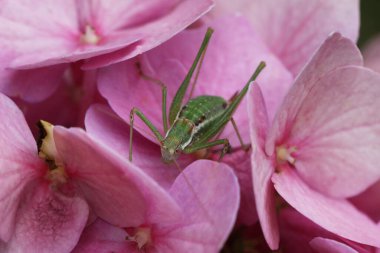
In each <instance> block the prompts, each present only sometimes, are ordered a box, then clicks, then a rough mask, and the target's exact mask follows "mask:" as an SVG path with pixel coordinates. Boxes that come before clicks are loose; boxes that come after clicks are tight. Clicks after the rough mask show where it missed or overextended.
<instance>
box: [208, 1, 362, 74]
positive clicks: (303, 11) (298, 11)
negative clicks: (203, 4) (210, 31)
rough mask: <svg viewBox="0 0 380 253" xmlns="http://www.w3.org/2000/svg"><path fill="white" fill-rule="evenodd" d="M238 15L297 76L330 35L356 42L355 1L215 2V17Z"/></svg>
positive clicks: (357, 21) (357, 26) (357, 29)
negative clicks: (232, 13)
mask: <svg viewBox="0 0 380 253" xmlns="http://www.w3.org/2000/svg"><path fill="white" fill-rule="evenodd" d="M232 11H239V12H241V13H242V14H243V15H244V16H246V17H248V18H250V20H251V22H252V24H253V25H254V27H255V31H257V32H258V33H259V34H260V36H261V37H262V38H263V39H264V41H265V43H266V44H267V45H268V46H269V48H270V49H271V50H272V52H274V53H275V54H276V55H277V56H278V57H279V58H280V59H281V60H282V61H283V62H284V63H285V65H286V66H287V67H288V69H290V70H291V71H292V73H293V74H294V75H297V74H298V73H299V71H300V70H301V68H302V67H303V66H304V65H305V64H306V62H307V61H308V60H309V58H310V57H311V55H312V54H313V52H314V51H315V50H316V49H317V48H318V47H319V45H320V44H321V43H322V42H323V41H324V40H325V38H326V36H328V35H329V34H330V33H332V32H336V31H338V32H340V33H342V34H343V35H344V36H346V37H348V38H350V39H351V40H353V41H356V39H357V38H358V33H359V1H357V0H350V1H347V2H345V4H341V3H340V2H337V1H334V0H327V1H326V0H311V1H303V0H281V1H276V0H274V1H273V0H269V1H268V0H255V1H251V0H239V1H228V0H218V1H217V5H216V10H215V12H216V13H215V15H222V14H225V13H230V12H232Z"/></svg>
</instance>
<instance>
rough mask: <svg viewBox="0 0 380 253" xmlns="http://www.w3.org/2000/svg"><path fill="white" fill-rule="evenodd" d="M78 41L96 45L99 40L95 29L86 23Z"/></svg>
mask: <svg viewBox="0 0 380 253" xmlns="http://www.w3.org/2000/svg"><path fill="white" fill-rule="evenodd" d="M80 41H81V43H83V44H87V45H96V44H98V43H99V41H100V37H99V35H98V34H97V33H96V31H95V29H94V28H92V26H90V25H86V27H85V29H84V33H83V34H82V36H81V37H80Z"/></svg>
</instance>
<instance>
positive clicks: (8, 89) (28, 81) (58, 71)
mask: <svg viewBox="0 0 380 253" xmlns="http://www.w3.org/2000/svg"><path fill="white" fill-rule="evenodd" d="M66 67H67V65H65V64H60V65H56V66H50V67H45V68H39V69H33V70H2V71H1V72H0V80H1V83H0V91H1V92H3V93H5V94H6V95H8V96H11V97H19V98H20V99H22V100H25V101H27V102H31V103H35V102H40V101H42V100H44V99H46V98H47V97H49V96H50V95H52V94H53V93H54V91H55V90H56V89H57V87H58V85H59V84H61V82H62V79H63V73H64V71H65V69H66Z"/></svg>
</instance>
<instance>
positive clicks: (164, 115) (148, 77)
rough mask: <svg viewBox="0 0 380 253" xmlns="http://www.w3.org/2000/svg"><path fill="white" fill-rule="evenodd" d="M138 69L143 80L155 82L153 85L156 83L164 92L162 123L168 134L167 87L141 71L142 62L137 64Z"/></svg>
mask: <svg viewBox="0 0 380 253" xmlns="http://www.w3.org/2000/svg"><path fill="white" fill-rule="evenodd" d="M136 67H137V69H138V71H139V74H140V76H141V77H142V78H143V79H145V80H147V81H150V82H153V83H155V84H157V85H159V86H160V87H161V90H162V123H163V126H164V132H165V133H166V132H167V131H168V118H167V113H166V98H167V93H168V91H167V90H168V89H167V86H166V85H165V83H164V82H162V81H161V80H159V79H156V78H154V77H151V76H148V75H146V74H145V73H144V72H143V71H142V69H141V64H140V62H136Z"/></svg>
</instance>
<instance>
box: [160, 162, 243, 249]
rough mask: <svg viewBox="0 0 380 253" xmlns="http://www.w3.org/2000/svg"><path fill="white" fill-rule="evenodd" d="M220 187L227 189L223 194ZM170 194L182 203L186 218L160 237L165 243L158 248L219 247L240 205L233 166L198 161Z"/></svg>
mask: <svg viewBox="0 0 380 253" xmlns="http://www.w3.org/2000/svg"><path fill="white" fill-rule="evenodd" d="M185 176H186V177H185ZM189 185H191V188H192V190H191V188H190V187H189ZM221 189H228V191H224V192H223V194H221V192H220V190H221ZM170 193H171V194H172V196H173V198H174V199H176V200H177V201H178V203H180V205H181V207H182V210H183V213H184V216H183V217H185V219H184V220H183V222H182V223H179V224H178V225H174V226H173V228H171V229H170V232H169V233H168V234H165V235H164V236H163V238H160V240H162V244H160V247H159V246H157V249H161V250H163V249H165V248H166V249H168V248H171V249H175V252H217V251H218V250H220V249H221V247H222V246H223V244H224V242H225V240H226V239H227V236H228V235H229V233H230V232H231V230H232V228H233V225H234V223H235V219H236V214H237V211H238V207H239V186H238V182H237V178H236V176H235V175H234V174H233V172H232V170H231V168H229V167H228V166H227V165H224V164H221V163H217V162H212V161H208V160H198V161H196V162H194V163H192V164H191V165H190V166H189V167H188V168H186V170H185V171H184V173H183V174H181V175H180V176H179V177H178V178H177V179H176V181H175V182H174V184H173V186H172V188H171V190H170ZM195 194H196V196H195ZM161 245H162V247H164V248H161ZM160 252H168V251H167V250H166V251H165V250H163V251H160Z"/></svg>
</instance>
